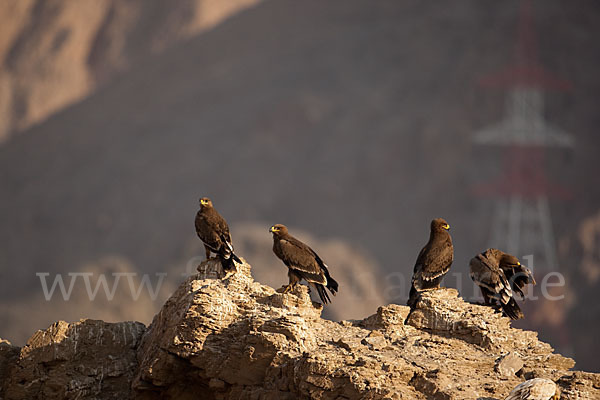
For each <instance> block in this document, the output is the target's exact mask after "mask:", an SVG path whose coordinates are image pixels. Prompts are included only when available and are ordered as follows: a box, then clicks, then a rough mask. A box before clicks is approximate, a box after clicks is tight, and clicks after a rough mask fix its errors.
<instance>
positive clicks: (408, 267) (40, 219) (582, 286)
mask: <svg viewBox="0 0 600 400" xmlns="http://www.w3.org/2000/svg"><path fill="white" fill-rule="evenodd" d="M242 3H243V4H250V3H249V2H240V4H242ZM119 4H120V2H119ZM127 4H130V3H127ZM131 4H137V3H135V2H133V3H131ZM157 4H159V3H157ZM533 5H534V10H535V13H534V16H535V28H536V32H537V36H538V38H540V39H539V40H538V46H539V58H540V60H541V62H542V63H543V64H544V65H545V66H546V67H547V68H548V69H549V70H551V71H554V72H555V73H556V74H558V75H560V76H562V77H565V78H566V79H568V80H570V81H571V82H572V84H573V89H572V90H571V91H569V92H550V93H547V95H546V97H545V114H546V117H547V119H548V120H550V121H551V122H552V123H554V124H556V125H558V126H560V127H562V128H563V129H565V130H566V131H568V132H571V133H573V135H574V136H575V141H576V144H575V147H574V148H573V150H569V151H558V150H552V151H549V152H548V153H547V157H546V161H545V162H546V170H547V174H548V175H549V177H550V179H552V180H553V181H554V182H556V183H559V184H562V185H565V186H567V187H568V188H569V190H570V191H571V192H572V193H573V196H572V198H571V199H570V200H568V201H563V200H558V199H551V203H550V206H551V212H552V216H553V224H554V231H555V234H556V239H557V243H558V252H559V254H558V256H559V264H560V268H561V269H560V271H561V272H562V273H563V274H564V275H565V276H566V287H564V288H561V289H560V290H559V291H560V293H559V294H565V298H564V300H562V301H557V302H544V301H537V302H529V303H527V307H526V309H525V313H526V319H525V320H524V321H522V322H519V323H518V324H517V326H519V327H527V328H533V329H536V330H538V331H539V332H540V337H541V338H542V339H544V340H546V341H549V342H550V343H551V344H552V345H553V346H554V347H556V348H557V349H558V350H559V351H560V352H562V353H564V354H566V355H569V356H573V357H574V358H575V359H576V360H577V362H578V366H579V367H580V368H582V369H584V370H599V369H600V365H599V364H598V361H597V360H598V359H599V357H600V353H599V351H600V350H599V349H598V347H597V346H596V345H595V343H594V340H595V339H594V338H595V335H594V332H597V331H598V329H599V326H598V321H600V318H599V317H600V315H599V312H600V309H599V308H598V302H597V301H596V294H597V293H598V290H599V288H600V280H599V279H600V274H599V273H598V271H600V250H599V249H600V246H599V245H598V243H599V237H600V223H599V222H598V215H599V213H600V206H599V204H600V186H598V185H597V180H598V179H597V171H598V167H599V163H598V158H597V153H598V148H599V146H600V139H599V136H598V134H597V126H598V125H599V124H600V121H599V120H598V118H599V117H598V115H599V114H598V112H597V110H598V104H600V75H599V74H598V73H597V67H598V63H599V61H600V48H599V47H598V46H597V38H598V37H600V6H599V5H598V3H597V2H594V1H591V0H587V1H579V2H576V3H574V2H566V1H560V0H552V1H550V0H548V1H543V2H542V1H534V2H533ZM156 7H158V6H156ZM74 12H75V11H74ZM78 12H79V11H78ZM82 12H83V11H82ZM90 12H91V11H90ZM95 12H97V13H100V12H101V11H95ZM156 13H157V14H156V15H158V14H160V15H161V17H160V18H159V17H155V19H152V18H151V17H150V16H148V15H146V14H143V13H142V14H143V15H141V16H140V17H139V19H138V21H140V22H139V24H138V25H135V26H137V27H138V28H139V29H142V28H141V27H144V28H145V29H147V30H139V31H138V30H136V29H138V28H135V29H134V28H131V29H133V30H134V31H135V32H137V33H136V35H141V37H143V38H144V39H146V37H148V40H147V42H148V47H143V46H142V44H140V43H142V42H143V43H145V42H146V40H143V41H139V36H135V37H136V39H135V40H134V39H133V38H134V36H128V35H126V34H119V35H120V36H119V37H123V38H125V39H126V38H131V40H133V41H132V42H131V43H132V44H131V46H133V48H132V49H131V50H130V51H129V50H122V54H124V57H125V59H126V60H129V61H128V62H127V64H126V65H127V67H126V68H125V69H119V67H118V65H117V64H118V63H117V64H115V65H117V66H113V64H110V65H111V66H110V68H109V67H108V66H106V67H103V68H107V69H106V70H102V69H98V70H96V69H93V68H91V67H90V69H89V70H88V72H86V74H92V73H91V72H90V71H96V72H94V74H95V75H94V74H92V75H93V76H94V77H95V78H94V79H92V80H93V81H94V82H101V84H98V83H95V84H94V85H91V84H89V83H87V84H85V85H79V84H76V83H73V85H74V86H77V87H84V88H85V90H79V89H78V91H73V92H70V93H71V94H70V95H69V96H70V97H69V96H66V95H65V96H66V97H64V99H68V100H64V102H63V103H62V104H67V103H71V102H73V101H75V100H76V99H81V100H80V101H78V102H75V103H72V104H71V105H70V106H69V107H67V108H64V109H62V110H61V111H59V112H56V113H53V114H51V116H50V117H49V118H48V119H46V120H44V122H42V123H40V124H39V125H36V126H33V127H31V128H29V129H27V130H25V131H23V132H21V133H20V134H17V135H12V136H11V138H10V139H9V140H8V141H7V142H5V143H4V144H3V145H2V146H1V147H0V193H2V196H1V197H0V219H1V220H2V221H3V222H2V223H3V228H2V229H1V230H0V243H2V246H1V247H0V302H1V303H2V309H3V310H6V311H5V312H4V311H3V312H2V313H1V314H0V327H4V326H11V327H19V329H20V332H22V333H21V334H20V335H19V336H18V337H10V336H8V335H6V334H5V333H4V331H3V329H6V328H0V336H2V337H6V336H8V337H7V339H10V340H12V341H14V342H16V343H17V344H22V343H23V341H24V340H25V339H26V337H27V336H26V332H31V331H32V330H33V329H37V328H45V327H46V326H48V325H49V324H50V323H51V322H53V321H54V320H56V319H58V318H59V317H57V314H59V313H60V312H61V309H60V306H53V305H51V303H47V302H41V303H37V302H36V303H35V307H36V310H37V311H36V312H39V314H41V315H40V318H39V319H35V320H32V319H31V318H29V316H28V314H27V313H25V312H17V311H14V310H19V307H23V306H20V305H23V304H28V306H27V309H28V310H29V309H31V308H32V307H33V306H31V305H29V304H31V301H30V300H31V298H34V297H35V296H38V297H40V296H41V288H40V279H39V278H38V276H36V273H39V272H48V273H51V274H52V276H54V274H56V273H63V274H66V273H68V272H72V271H82V270H84V269H85V268H87V267H86V266H88V265H98V264H101V262H100V261H99V260H105V257H107V256H110V257H114V258H111V259H117V260H121V261H122V262H123V263H125V264H124V265H127V268H131V270H132V271H138V272H140V273H149V274H154V273H157V272H167V271H168V272H169V274H170V275H169V280H170V282H171V286H170V287H172V288H174V287H176V286H175V285H176V284H177V283H179V282H180V281H181V280H182V279H183V278H182V277H181V275H179V273H178V272H176V271H181V272H182V273H183V272H184V271H185V266H186V263H187V261H188V260H189V259H190V258H191V257H193V256H198V255H201V254H202V250H201V245H200V243H199V241H198V240H197V239H196V238H195V233H194V229H193V224H192V221H193V218H194V214H195V212H196V210H197V204H198V203H197V200H198V197H200V196H201V195H207V196H210V197H211V198H212V199H213V202H214V204H215V206H216V207H217V209H218V210H219V211H220V212H221V213H222V214H223V215H224V216H225V217H226V218H227V220H228V221H229V224H230V226H231V228H232V231H233V232H234V243H235V241H236V236H235V232H236V230H235V229H236V226H248V224H250V225H252V224H254V225H253V226H256V224H259V225H263V224H264V227H263V228H262V229H264V236H265V237H266V238H267V239H266V242H267V243H268V237H269V236H268V235H269V234H268V232H267V229H268V226H269V224H272V223H278V222H279V223H285V224H286V225H288V226H290V227H294V228H296V229H298V230H302V231H305V232H308V233H309V234H310V235H311V238H312V239H313V241H312V242H311V245H312V246H314V247H315V249H317V250H319V246H320V245H321V243H322V242H325V241H330V240H333V241H340V242H342V243H344V245H345V246H348V248H352V249H356V251H357V252H358V253H359V254H361V257H364V259H366V260H368V264H369V266H368V267H365V269H368V270H371V269H372V268H373V269H375V268H377V269H376V270H377V271H381V273H379V274H376V275H375V276H378V278H364V277H359V275H356V278H355V279H358V280H365V279H377V281H378V284H379V285H380V287H381V288H382V289H381V292H380V295H381V296H382V297H383V301H384V302H385V303H389V302H399V303H403V302H405V300H406V297H407V295H408V288H409V280H410V274H411V273H412V267H413V264H414V261H415V258H416V256H417V253H418V251H419V250H420V248H421V247H422V246H423V245H424V244H425V242H426V240H427V237H428V226H429V221H430V220H431V219H432V218H434V217H438V216H443V217H444V218H445V219H446V220H448V221H449V223H450V225H451V226H452V231H451V233H452V236H453V239H454V244H455V262H454V265H453V268H452V273H451V274H449V275H448V277H447V278H446V280H445V284H446V285H447V286H453V287H457V288H458V289H459V290H460V292H461V294H462V295H463V297H465V298H472V297H473V296H474V295H475V294H476V292H475V290H474V288H473V285H472V283H471V281H470V279H469V277H468V274H467V271H468V260H469V259H470V258H471V257H472V256H473V255H474V254H476V253H478V252H480V251H482V250H484V249H485V247H486V246H487V245H488V242H487V238H488V233H489V229H490V224H491V223H492V222H491V203H490V200H487V199H481V198H477V197H474V196H473V195H472V190H471V188H472V186H473V185H474V184H475V183H477V182H482V181H486V180H491V179H492V178H493V177H494V176H495V175H496V174H497V173H498V172H499V165H500V163H499V162H500V159H501V157H500V154H499V153H500V150H499V149H491V148H482V147H478V146H475V145H473V143H472V141H471V139H472V135H473V132H475V131H477V130H478V129H479V128H481V127H483V126H485V125H488V124H489V123H491V122H493V121H495V120H497V119H498V118H499V117H500V116H501V115H502V113H503V108H504V93H503V92H502V91H500V90H496V91H493V90H492V91H490V90H483V89H482V88H481V87H479V86H478V85H477V84H476V82H477V80H478V78H479V77H481V76H483V75H486V74H488V73H489V72H492V71H496V70H498V68H499V67H501V66H503V65H506V64H507V63H508V62H509V61H510V59H511V57H512V55H513V44H514V38H515V28H516V20H517V13H518V2H516V1H505V2H497V1H493V0H485V1H481V0H469V1H462V2H460V3H457V4H455V5H454V6H453V7H442V6H440V4H438V3H434V2H420V1H417V0H409V1H402V2H398V1H392V0H389V1H388V0H386V1H379V2H376V3H373V2H369V1H358V0H344V1H341V0H340V1H328V2H322V1H304V2H297V1H293V0H281V1H266V2H261V3H259V4H258V5H256V6H254V7H250V8H247V9H245V10H244V11H241V12H239V13H237V14H235V15H233V16H231V17H230V18H229V19H227V20H225V21H224V22H222V23H220V24H218V25H216V26H214V27H213V28H212V29H209V30H206V31H203V32H202V33H200V34H193V33H190V34H189V35H188V36H186V37H187V38H186V39H184V40H178V41H177V43H175V44H172V45H169V46H165V47H164V48H163V49H162V50H161V51H159V52H153V50H152V49H153V48H154V47H153V46H154V45H153V44H152V45H151V44H150V43H154V40H155V39H152V40H150V37H151V36H152V34H154V33H155V32H157V30H158V29H159V27H160V26H162V25H161V24H162V23H163V22H161V23H158V22H156V21H163V17H162V15H163V13H160V12H159V11H156ZM151 14H152V13H151ZM153 15H155V14H153ZM186 15H187V14H186ZM146 18H147V19H146ZM164 18H166V17H164ZM173 18H175V17H173ZM98 19H99V20H102V18H100V17H98ZM144 21H148V24H149V25H147V26H146V25H144V23H145V22H144ZM152 21H154V22H152ZM164 21H167V20H164ZM164 23H165V24H166V23H167V22H164ZM90 24H91V22H90ZM37 26H38V25H36V27H37ZM190 26H191V25H190ZM193 26H199V25H197V24H196V25H193ZM15 29H17V28H15ZM39 29H41V28H39ZM123 29H124V30H125V31H128V29H130V28H129V27H127V28H126V29H125V28H123ZM190 29H191V28H190ZM149 32H151V33H149ZM186 32H192V31H186ZM194 32H198V31H194ZM145 35H148V36H145ZM174 35H175V36H173V37H180V36H177V35H176V34H174ZM78 37H79V36H78ZM157 37H158V36H157ZM125 39H123V40H125ZM156 40H157V39H156ZM174 41H175V39H173V41H172V42H170V43H174ZM37 42H38V41H34V43H37ZM91 43H92V42H91V41H90V42H88V45H89V46H91V45H92V44H91ZM138 46H141V47H138ZM142 47H143V48H144V49H146V50H142V49H141V48H142ZM13 48H14V47H13ZM124 49H127V47H124ZM23 51H24V53H23V56H22V57H33V55H32V54H35V52H33V51H31V52H29V51H25V50H23ZM106 51H107V52H108V50H106ZM111 51H112V50H111ZM137 51H139V52H140V53H139V57H138V56H136V54H138V53H136V52H137ZM17 53H18V52H17V50H11V51H9V52H8V53H6V52H5V53H4V54H9V55H10V54H13V55H14V57H16V54H17ZM83 53H85V54H88V55H89V54H92V53H90V49H87V50H86V51H84V52H83ZM117 53H118V54H121V53H119V52H118V51H117ZM101 54H104V55H103V56H102V57H100V58H99V59H100V60H103V61H102V62H105V60H108V59H110V57H109V54H113V53H110V52H108V53H101ZM11 57H12V56H11ZM48 57H49V58H48V60H51V59H52V57H50V56H48ZM86 57H87V56H86ZM117 59H120V58H119V57H117ZM23 62H25V63H26V64H27V63H28V62H26V61H23ZM48 62H50V61H48ZM57 62H58V61H57ZM86 62H87V61H86ZM2 65H3V67H2V72H1V73H2V74H4V75H6V74H20V71H21V70H23V73H24V74H25V72H26V71H27V69H21V68H14V67H10V65H17V64H10V63H9V64H7V63H6V62H4V63H3V64H2ZM28 65H29V64H28ZM31 65H34V64H31ZM94 65H99V64H94ZM103 65H104V64H103ZM106 65H108V64H106ZM11 68H12V69H11ZM31 68H33V67H31ZM94 68H95V67H94ZM106 71H108V72H106ZM111 71H112V72H111ZM114 71H120V72H119V73H117V74H115V72H114ZM105 72H106V74H105ZM65 73H66V72H65ZM73 74H74V76H75V73H73ZM28 76H31V77H30V78H28ZM36 76H37V72H35V71H33V72H31V75H23V77H22V78H18V79H17V78H16V75H15V76H13V75H10V77H9V78H8V80H9V81H10V82H11V85H12V84H15V82H17V81H19V79H22V80H23V81H31V82H33V79H34V78H35V77H36ZM86 76H88V75H86ZM105 77H106V78H105ZM74 79H75V78H74ZM89 79H90V78H85V79H83V81H85V82H89ZM90 85H91V86H90ZM98 85H99V86H98ZM42 87H43V85H42V84H39V85H37V84H36V85H32V89H31V90H34V89H35V90H38V88H40V89H39V90H42V89H41V88H42ZM94 88H98V89H94ZM44 90H48V91H49V92H45V93H50V94H53V93H54V92H55V91H56V92H58V90H57V89H56V90H55V89H52V88H48V89H44ZM3 93H5V92H4V91H3ZM73 93H75V94H73ZM57 96H58V94H57ZM61 96H62V95H61ZM51 97H53V96H51ZM11 98H12V97H11ZM57 98H58V97H57ZM1 101H4V100H1ZM11 101H12V100H11ZM11 107H12V106H11ZM40 107H41V106H40ZM0 108H1V107H0ZM13 110H14V109H13ZM49 110H50V108H47V109H46V111H45V112H46V115H49V114H48V113H51V111H49ZM9 114H10V118H11V121H21V122H18V123H17V122H14V123H13V122H11V125H10V126H15V127H16V126H21V125H19V124H21V123H23V124H25V125H22V126H27V125H28V123H25V122H23V121H26V120H27V118H25V119H23V118H24V117H23V116H22V115H21V116H19V114H18V113H16V112H10V113H9ZM28 115H31V116H33V115H34V114H28ZM36 115H37V114H36ZM14 118H17V119H14ZM28 118H34V117H28ZM34 119H35V118H34ZM34 119H29V120H28V121H29V123H32V122H34ZM6 120H7V119H4V120H3V121H6ZM260 231H261V230H260V227H259V228H257V230H256V232H260ZM257 234H258V233H257ZM255 243H261V245H260V246H254V247H252V246H250V247H249V250H247V251H248V252H249V253H250V252H251V253H252V254H257V255H256V256H255V257H261V258H265V257H272V256H271V254H270V251H271V250H270V247H269V246H268V245H267V244H266V243H265V244H264V245H263V244H262V243H264V242H263V239H262V238H261V239H259V240H257V241H256V242H255ZM257 248H258V249H259V250H256V249H257ZM334 253H335V252H333V253H332V254H334ZM526 254H527V253H526V252H524V253H523V254H519V255H518V256H520V257H522V256H523V255H526ZM241 256H245V254H241ZM248 259H249V261H250V262H253V261H254V260H253V259H252V258H250V257H248ZM121 261H120V262H121ZM337 261H338V260H337V256H335V255H333V256H331V257H330V259H328V260H327V263H328V265H330V266H331V268H332V270H333V271H334V273H335V271H336V268H339V270H340V272H338V274H343V272H341V267H340V266H338V265H336V262H337ZM340 264H341V263H340ZM119 265H120V264H119ZM275 265H276V266H275V268H281V269H280V270H278V271H279V273H280V274H281V283H283V281H285V269H284V267H283V266H281V265H277V264H275ZM371 266H372V267H371ZM114 268H117V267H114ZM128 270H129V269H128ZM152 276H154V275H152ZM354 287H358V286H356V285H354ZM342 290H346V289H344V288H342ZM350 290H352V289H350ZM536 290H539V289H536ZM166 294H168V293H166ZM538 294H539V293H538ZM116 301H119V298H117V300H116ZM153 304H154V309H153V310H152V311H153V312H155V311H156V310H158V307H159V306H160V303H159V302H154V303H153ZM94 308H95V307H91V308H86V310H85V311H82V312H81V314H80V315H79V316H80V317H89V318H94V317H95V316H94V315H90V313H89V312H92V313H93V312H95V311H94V310H93V309H94ZM152 311H148V312H147V313H146V314H145V315H152V314H153V312H152ZM70 315H73V314H70ZM357 317H358V316H357ZM363 317H364V316H363ZM98 318H100V317H98ZM102 318H104V317H102ZM135 318H136V316H135V315H133V314H132V315H129V314H127V315H119V316H118V317H115V318H114V319H112V320H122V319H135Z"/></svg>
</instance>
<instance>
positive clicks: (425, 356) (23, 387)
mask: <svg viewBox="0 0 600 400" xmlns="http://www.w3.org/2000/svg"><path fill="white" fill-rule="evenodd" d="M198 270H199V273H198V275H196V276H193V277H190V278H188V279H187V280H186V281H185V282H183V283H182V284H181V285H180V287H179V288H178V289H177V290H176V291H175V293H174V294H173V295H172V296H171V298H170V299H169V300H168V301H167V302H166V304H165V305H164V307H163V308H162V310H161V311H160V312H159V313H158V314H157V315H156V316H155V318H154V320H153V322H152V324H151V325H150V326H149V327H148V329H146V328H145V327H144V326H143V325H142V324H139V323H135V322H123V323H115V324H110V323H105V322H102V321H92V320H83V321H81V322H78V323H74V324H68V323H66V322H62V321H61V322H58V323H56V324H54V325H53V326H51V327H50V328H48V329H47V330H46V331H39V332H37V333H36V334H34V335H33V336H32V338H31V339H30V340H29V342H28V343H27V345H26V346H25V347H23V348H22V349H21V350H20V353H19V354H18V359H17V350H16V349H15V348H14V347H13V346H10V345H9V344H8V343H2V344H0V378H2V380H3V382H2V384H0V387H3V388H4V390H5V391H4V394H3V395H2V394H1V393H3V392H0V397H2V396H4V398H5V399H33V398H47V399H54V398H56V399H59V398H78V399H81V398H100V399H112V398H122V399H125V398H137V399H159V398H167V399H168V398H172V399H192V398H193V399H197V398H206V399H298V398H313V399H337V398H346V399H362V398H366V399H503V398H504V397H505V396H506V395H507V394H508V393H509V392H510V390H511V389H512V388H513V387H515V386H516V385H517V384H519V383H521V382H523V381H524V380H525V379H530V378H534V377H544V378H549V379H552V380H553V381H554V382H556V383H557V384H558V385H559V387H560V389H561V392H562V397H561V398H563V399H594V398H600V375H598V374H591V373H583V372H569V369H570V368H572V367H573V366H574V362H573V360H571V359H569V358H566V357H563V356H561V355H559V354H555V353H553V349H552V348H551V347H550V346H549V345H548V344H546V343H543V342H540V341H538V340H537V335H536V333H534V332H528V331H522V330H519V329H514V328H511V326H510V321H509V320H508V319H507V318H505V317H502V316H501V315H500V314H498V313H496V312H494V310H493V309H491V308H487V307H483V306H479V305H473V304H469V303H466V302H464V301H463V300H462V299H461V298H460V297H459V296H458V292H457V291H456V290H454V289H440V290H435V291H431V292H427V293H425V294H423V295H422V296H421V298H420V299H419V300H418V302H417V304H416V307H415V310H413V311H412V312H410V310H409V309H408V308H407V307H404V306H399V305H388V306H383V307H379V309H378V310H377V312H376V313H375V314H374V315H372V316H370V317H368V318H366V319H364V320H351V321H341V322H333V321H328V320H324V319H322V318H321V317H320V315H321V311H322V307H321V305H319V304H316V303H313V302H312V301H311V299H310V295H309V293H308V289H307V287H306V286H298V287H297V288H296V289H295V290H294V291H293V292H290V293H287V294H281V293H278V292H277V291H276V290H274V289H273V288H271V287H269V286H265V285H262V284H260V283H258V282H255V281H254V280H253V278H252V276H251V274H250V266H249V265H248V264H245V263H244V264H243V265H239V266H238V271H237V272H236V273H235V274H229V275H228V276H222V270H221V269H220V266H219V264H218V263H216V262H214V261H207V262H204V263H202V264H201V265H200V266H199V267H198ZM335 300H336V299H333V301H335ZM15 359H16V360H15Z"/></svg>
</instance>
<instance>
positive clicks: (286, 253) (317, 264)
mask: <svg viewBox="0 0 600 400" xmlns="http://www.w3.org/2000/svg"><path fill="white" fill-rule="evenodd" d="M269 232H271V233H272V234H273V252H274V253H275V255H276V256H277V257H278V258H279V259H280V260H281V261H283V263H284V264H285V265H286V266H287V267H288V277H289V283H288V285H287V286H286V287H285V289H284V290H283V293H287V292H288V291H289V290H290V289H292V288H293V287H294V286H296V285H297V284H298V282H300V281H301V280H302V279H304V280H305V281H306V282H308V283H309V284H310V285H312V286H314V287H315V288H316V289H317V293H318V294H319V297H320V298H321V301H322V302H323V304H327V303H331V299H330V298H329V295H328V294H327V291H326V290H325V288H327V289H329V291H330V292H331V294H333V295H334V296H335V294H336V293H337V291H338V283H337V282H336V281H335V279H333V278H332V277H331V275H329V269H328V267H327V265H326V264H325V263H324V262H323V260H321V257H319V255H318V254H317V253H315V251H314V250H313V249H311V248H310V247H308V246H307V245H306V244H304V243H302V242H301V241H299V240H298V239H296V238H295V237H293V236H292V235H290V234H289V233H288V228H287V227H286V226H285V225H281V224H276V225H273V226H272V227H271V228H270V229H269Z"/></svg>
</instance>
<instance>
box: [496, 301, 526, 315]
mask: <svg viewBox="0 0 600 400" xmlns="http://www.w3.org/2000/svg"><path fill="white" fill-rule="evenodd" d="M501 304H502V310H503V311H504V313H505V314H506V316H507V317H509V318H510V319H515V320H516V319H521V318H523V317H524V315H523V311H521V308H520V307H519V305H518V304H517V302H516V300H515V299H514V298H512V297H511V298H510V300H509V301H508V302H507V303H506V304H504V303H501Z"/></svg>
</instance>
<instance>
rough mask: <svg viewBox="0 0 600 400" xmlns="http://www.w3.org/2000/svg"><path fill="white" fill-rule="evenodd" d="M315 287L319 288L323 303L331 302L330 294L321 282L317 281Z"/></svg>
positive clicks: (318, 291)
mask: <svg viewBox="0 0 600 400" xmlns="http://www.w3.org/2000/svg"><path fill="white" fill-rule="evenodd" d="M315 287H316V288H317V293H318V294H319V297H320V298H321V301H322V302H323V304H327V303H331V299H330V298H329V295H328V294H327V291H326V290H325V286H323V285H321V284H320V283H317V284H315ZM332 293H333V292H332Z"/></svg>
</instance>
